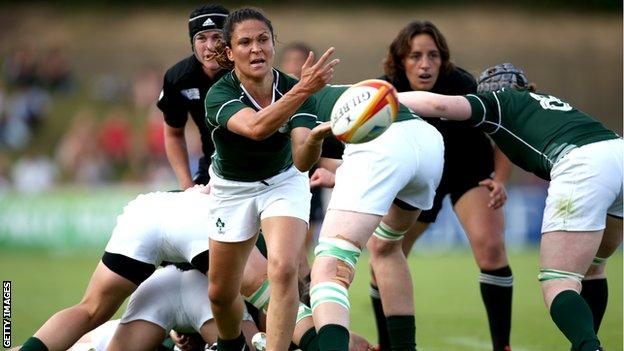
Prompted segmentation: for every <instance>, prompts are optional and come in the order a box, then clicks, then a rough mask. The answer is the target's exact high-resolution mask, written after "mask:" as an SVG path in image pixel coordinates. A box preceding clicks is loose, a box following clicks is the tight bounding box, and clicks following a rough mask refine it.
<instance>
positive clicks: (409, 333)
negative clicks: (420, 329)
mask: <svg viewBox="0 0 624 351" xmlns="http://www.w3.org/2000/svg"><path fill="white" fill-rule="evenodd" d="M386 320H387V321H388V334H389V336H390V349H391V350H392V351H414V350H416V320H415V318H414V316H413V315H412V316H388V317H387V319H386Z"/></svg>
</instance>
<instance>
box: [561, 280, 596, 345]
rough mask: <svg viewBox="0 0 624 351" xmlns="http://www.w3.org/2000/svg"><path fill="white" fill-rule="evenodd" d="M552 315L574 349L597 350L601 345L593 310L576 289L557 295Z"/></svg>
mask: <svg viewBox="0 0 624 351" xmlns="http://www.w3.org/2000/svg"><path fill="white" fill-rule="evenodd" d="M550 316H551V317H552V319H553V321H554V322H555V324H556V325H557V327H558V328H559V330H561V332H562V333H563V335H565V337H566V338H568V340H570V342H571V343H572V348H573V349H574V350H578V351H596V350H597V349H598V347H599V346H600V341H598V337H597V336H596V333H595V332H594V322H593V317H592V313H591V310H590V309H589V306H587V303H586V302H585V300H583V298H582V297H581V295H579V294H578V293H577V292H576V291H573V290H564V291H562V292H560V293H559V295H557V296H555V299H554V300H553V302H552V304H551V305H550Z"/></svg>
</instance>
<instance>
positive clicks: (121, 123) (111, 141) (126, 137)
mask: <svg viewBox="0 0 624 351" xmlns="http://www.w3.org/2000/svg"><path fill="white" fill-rule="evenodd" d="M130 130H131V129H130V124H129V123H128V122H126V121H125V120H124V119H121V118H109V119H107V120H105V121H104V122H103V123H102V126H101V129H100V134H99V142H100V146H101V148H102V150H103V151H104V152H105V153H106V155H107V156H108V157H110V158H112V159H113V160H123V159H126V158H128V155H129V154H130Z"/></svg>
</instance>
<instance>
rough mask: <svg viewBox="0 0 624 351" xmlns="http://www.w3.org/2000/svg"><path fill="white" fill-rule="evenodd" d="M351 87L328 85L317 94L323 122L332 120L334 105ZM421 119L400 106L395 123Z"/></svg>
mask: <svg viewBox="0 0 624 351" xmlns="http://www.w3.org/2000/svg"><path fill="white" fill-rule="evenodd" d="M350 86H351V85H326V86H325V87H324V88H323V89H321V90H319V91H318V92H316V93H315V94H314V95H313V96H314V98H315V100H316V115H317V117H318V120H319V121H321V122H327V121H329V120H330V119H331V111H332V109H333V108H334V104H335V103H336V101H338V98H339V97H340V95H342V93H343V92H344V91H345V90H347V89H349V87H350ZM415 118H417V119H420V117H418V116H416V114H414V113H413V112H412V111H410V109H409V108H407V107H406V106H404V105H402V104H399V111H398V113H397V117H396V120H395V122H401V121H407V120H410V119H415Z"/></svg>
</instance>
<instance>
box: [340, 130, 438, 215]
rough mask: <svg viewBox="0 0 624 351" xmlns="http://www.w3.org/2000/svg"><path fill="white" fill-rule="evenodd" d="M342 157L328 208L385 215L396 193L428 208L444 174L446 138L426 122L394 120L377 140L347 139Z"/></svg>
mask: <svg viewBox="0 0 624 351" xmlns="http://www.w3.org/2000/svg"><path fill="white" fill-rule="evenodd" d="M343 160H344V162H343V163H342V165H341V166H340V167H339V168H338V171H337V172H336V185H335V187H334V190H333V192H332V197H331V200H330V202H329V206H328V208H329V209H336V210H346V211H353V212H361V213H368V214H375V215H379V216H383V215H385V214H387V213H388V210H389V209H390V205H391V204H392V201H393V200H394V199H395V198H397V199H399V200H401V201H403V202H405V203H407V204H408V205H411V206H413V207H416V208H419V209H421V210H427V209H430V208H431V207H432V206H433V197H434V196H435V190H436V188H437V187H438V184H439V183H440V178H441V177H442V169H443V167H444V143H443V141H442V136H441V135H440V133H439V132H438V131H437V130H436V129H435V128H434V127H432V126H431V125H430V124H429V123H427V122H425V121H422V120H419V119H418V120H417V119H414V120H409V121H402V122H396V123H394V124H392V125H391V126H390V128H388V130H386V131H385V132H384V133H383V134H382V135H380V136H379V137H377V138H376V139H373V140H371V141H369V142H367V143H362V144H348V145H347V147H346V148H345V152H344V155H343Z"/></svg>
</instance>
